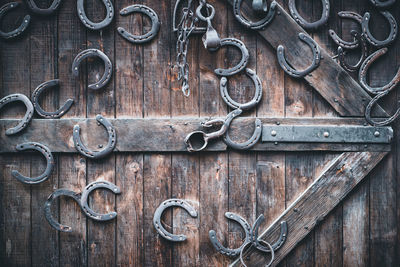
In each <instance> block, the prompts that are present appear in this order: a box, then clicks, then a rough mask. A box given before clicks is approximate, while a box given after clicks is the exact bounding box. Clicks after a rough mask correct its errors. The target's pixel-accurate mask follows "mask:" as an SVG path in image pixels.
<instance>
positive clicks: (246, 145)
mask: <svg viewBox="0 0 400 267" xmlns="http://www.w3.org/2000/svg"><path fill="white" fill-rule="evenodd" d="M254 124H255V125H254V132H253V135H252V136H251V137H250V138H249V139H248V140H247V141H245V142H241V143H237V142H235V141H233V140H232V139H231V138H230V137H229V134H228V132H226V133H225V135H224V138H223V140H224V143H225V144H226V145H227V146H228V147H231V148H233V149H237V150H247V149H250V148H252V147H253V146H254V145H255V144H257V142H258V141H259V140H260V138H261V135H262V122H261V120H260V119H256V120H255V123H254Z"/></svg>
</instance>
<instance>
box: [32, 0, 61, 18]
mask: <svg viewBox="0 0 400 267" xmlns="http://www.w3.org/2000/svg"><path fill="white" fill-rule="evenodd" d="M26 2H27V3H28V7H29V8H30V10H32V12H33V13H36V14H39V15H50V14H53V13H54V12H56V11H57V9H58V7H59V6H60V4H61V0H54V1H53V2H52V3H51V5H50V7H48V8H40V7H38V6H37V5H36V3H35V0H26Z"/></svg>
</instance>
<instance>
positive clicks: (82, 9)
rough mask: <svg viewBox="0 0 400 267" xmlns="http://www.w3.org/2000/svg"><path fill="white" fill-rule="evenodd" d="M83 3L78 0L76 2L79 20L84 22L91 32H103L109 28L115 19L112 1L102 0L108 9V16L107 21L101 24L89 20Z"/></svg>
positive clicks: (81, 0)
mask: <svg viewBox="0 0 400 267" xmlns="http://www.w3.org/2000/svg"><path fill="white" fill-rule="evenodd" d="M83 1H84V0H78V1H77V2H76V7H77V10H78V16H79V19H80V20H81V21H82V23H83V25H85V26H86V28H88V29H91V30H101V29H103V28H105V27H107V26H108V25H109V24H110V23H111V21H112V20H113V18H114V6H113V5H112V3H111V1H110V0H102V1H103V4H104V6H105V7H106V13H107V14H106V17H105V19H104V20H103V21H101V22H93V21H90V20H89V18H88V17H87V16H86V13H85V7H84V4H83Z"/></svg>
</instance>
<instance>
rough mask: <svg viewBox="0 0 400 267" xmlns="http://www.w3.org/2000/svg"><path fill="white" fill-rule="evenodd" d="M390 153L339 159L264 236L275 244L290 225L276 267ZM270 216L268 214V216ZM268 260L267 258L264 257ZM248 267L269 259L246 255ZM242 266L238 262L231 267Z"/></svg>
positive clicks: (250, 251) (349, 155)
mask: <svg viewBox="0 0 400 267" xmlns="http://www.w3.org/2000/svg"><path fill="white" fill-rule="evenodd" d="M387 153H388V152H346V153H343V154H341V155H340V156H339V157H338V158H336V159H335V160H334V161H333V162H332V163H331V164H330V166H329V167H328V168H327V169H326V170H325V171H324V172H322V174H321V175H320V176H319V177H318V178H317V179H316V180H315V181H314V183H313V184H311V185H310V187H309V188H308V189H307V190H306V191H304V193H303V194H302V195H301V196H300V197H299V198H298V199H297V200H296V201H294V203H293V204H292V205H290V207H288V208H287V209H286V210H285V211H284V212H283V213H282V215H281V216H279V218H277V219H276V220H275V221H274V222H273V223H272V224H271V225H270V226H269V227H268V229H267V230H266V231H265V232H264V233H263V234H262V235H260V237H261V239H263V240H266V241H268V242H271V243H272V242H275V240H277V239H278V237H279V233H280V222H281V221H286V223H287V227H288V233H287V238H286V242H285V243H284V244H283V245H282V247H281V248H280V249H278V250H277V251H276V252H275V260H274V262H273V264H272V265H273V266H276V265H277V264H278V263H279V262H280V261H281V260H282V259H284V257H285V256H286V255H287V254H288V253H289V252H290V251H291V250H292V249H293V248H294V247H295V246H296V245H297V244H298V243H299V242H300V241H301V240H302V239H303V238H304V237H306V236H307V235H308V233H310V232H311V230H312V229H313V228H314V227H315V226H316V225H317V224H319V223H320V222H321V221H322V220H323V219H324V218H325V217H326V216H327V215H328V213H329V212H330V211H331V210H332V209H333V208H335V207H336V206H337V205H338V204H339V203H340V202H341V201H342V200H343V199H344V198H345V197H346V196H347V194H348V193H350V192H351V191H352V190H353V189H354V187H355V186H356V185H357V184H359V183H360V182H361V181H362V180H363V178H364V177H365V176H366V175H367V174H368V173H369V172H370V171H371V170H372V169H374V168H375V166H376V165H377V164H378V163H379V162H380V161H381V160H382V159H383V158H384V157H385V155H387ZM264 216H268V214H264ZM264 256H265V255H264ZM244 258H246V259H249V260H248V261H249V262H248V266H264V265H265V263H266V258H264V257H263V255H262V254H260V253H255V252H254V249H248V250H247V251H246V252H244ZM230 266H231V267H233V266H241V265H240V261H239V260H236V261H235V262H233V263H232V264H231V265H230Z"/></svg>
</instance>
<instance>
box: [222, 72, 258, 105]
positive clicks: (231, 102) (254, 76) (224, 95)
mask: <svg viewBox="0 0 400 267" xmlns="http://www.w3.org/2000/svg"><path fill="white" fill-rule="evenodd" d="M246 75H247V76H248V77H250V79H252V81H253V83H254V86H255V88H256V90H255V92H254V97H253V99H252V100H250V101H249V102H247V103H244V104H240V103H238V102H236V101H235V100H233V99H232V98H231V97H230V95H229V92H228V79H227V78H226V77H222V78H221V81H220V83H219V84H220V86H219V88H220V92H221V96H222V99H223V100H224V101H225V103H226V104H227V105H228V106H230V107H231V108H235V109H236V108H240V109H242V110H249V109H252V108H254V107H255V106H256V105H257V104H258V103H259V102H260V101H261V98H262V83H261V80H260V78H259V77H258V76H257V74H256V72H255V71H254V70H252V69H249V68H246Z"/></svg>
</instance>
